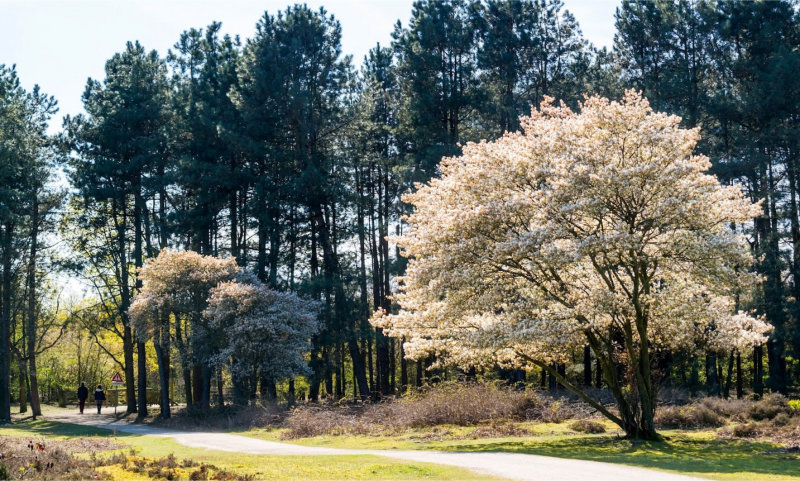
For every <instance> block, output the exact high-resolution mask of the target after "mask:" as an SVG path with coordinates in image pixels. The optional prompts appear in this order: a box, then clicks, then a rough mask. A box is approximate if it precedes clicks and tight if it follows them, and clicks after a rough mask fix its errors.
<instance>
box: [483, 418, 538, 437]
mask: <svg viewBox="0 0 800 481" xmlns="http://www.w3.org/2000/svg"><path fill="white" fill-rule="evenodd" d="M531 434H533V433H532V432H531V431H530V430H529V429H526V428H524V427H522V426H520V425H519V424H517V423H497V422H493V423H491V424H489V425H488V426H478V427H477V428H475V430H474V431H472V432H471V433H469V435H468V437H469V438H470V439H486V438H512V437H520V436H530V435H531Z"/></svg>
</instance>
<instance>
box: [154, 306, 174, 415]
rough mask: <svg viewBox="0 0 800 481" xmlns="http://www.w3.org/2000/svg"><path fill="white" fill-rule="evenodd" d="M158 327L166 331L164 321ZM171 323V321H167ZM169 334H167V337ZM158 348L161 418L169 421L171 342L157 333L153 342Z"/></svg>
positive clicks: (159, 329)
mask: <svg viewBox="0 0 800 481" xmlns="http://www.w3.org/2000/svg"><path fill="white" fill-rule="evenodd" d="M161 322H162V325H161V326H159V327H158V329H157V330H158V331H161V330H163V329H164V327H163V326H164V321H161ZM167 322H169V321H167ZM168 335H169V333H167V336H168ZM153 343H154V344H155V348H156V361H157V363H158V384H159V389H160V391H161V392H160V396H159V401H160V402H159V404H160V405H161V413H160V414H159V417H161V418H163V419H168V418H169V417H170V415H171V407H170V405H169V367H170V366H169V362H170V360H169V341H168V340H165V339H164V336H163V334H161V333H160V332H158V333H157V337H156V339H155V340H154V342H153Z"/></svg>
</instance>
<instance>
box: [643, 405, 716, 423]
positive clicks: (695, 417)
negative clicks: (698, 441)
mask: <svg viewBox="0 0 800 481" xmlns="http://www.w3.org/2000/svg"><path fill="white" fill-rule="evenodd" d="M655 423H656V425H658V426H661V427H665V428H680V429H699V428H718V427H721V426H724V425H725V418H723V417H722V416H720V415H719V414H717V412H715V411H714V410H712V409H711V408H709V407H708V406H706V405H704V404H701V403H699V404H692V405H687V406H663V407H661V408H659V410H658V411H656V417H655Z"/></svg>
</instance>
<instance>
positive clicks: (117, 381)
mask: <svg viewBox="0 0 800 481" xmlns="http://www.w3.org/2000/svg"><path fill="white" fill-rule="evenodd" d="M123 384H125V383H124V382H122V376H121V375H120V374H119V373H118V372H115V373H114V375H113V376H112V377H111V385H112V386H122V385H123Z"/></svg>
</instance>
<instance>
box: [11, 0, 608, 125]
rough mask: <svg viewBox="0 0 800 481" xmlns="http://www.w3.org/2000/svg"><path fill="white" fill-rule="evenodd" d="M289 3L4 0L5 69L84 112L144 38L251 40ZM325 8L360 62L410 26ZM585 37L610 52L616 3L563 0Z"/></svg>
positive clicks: (393, 9)
mask: <svg viewBox="0 0 800 481" xmlns="http://www.w3.org/2000/svg"><path fill="white" fill-rule="evenodd" d="M293 3H303V2H294V1H291V0H261V1H252V0H227V1H211V0H191V1H190V0H160V1H158V0H51V1H47V0H0V64H6V65H11V64H16V65H17V70H18V72H19V75H20V78H21V80H22V83H23V85H24V86H25V87H26V88H31V87H32V86H33V85H34V84H36V83H38V84H39V85H40V86H41V87H42V90H43V91H44V92H46V93H48V94H50V95H54V96H55V97H56V99H57V100H58V103H59V107H60V110H59V114H58V116H57V117H58V118H57V119H55V121H54V122H53V123H52V124H53V125H52V127H54V130H56V129H57V128H58V127H60V125H61V120H60V119H61V116H62V115H64V114H72V115H75V114H77V113H80V112H81V111H82V110H83V108H82V105H81V94H82V93H83V89H84V87H85V85H86V80H87V78H89V77H92V78H96V79H102V78H103V67H104V64H105V61H106V60H107V59H108V58H110V57H111V56H112V55H113V54H114V53H115V52H118V51H120V50H122V49H124V48H125V42H126V41H128V40H139V42H140V43H141V44H142V45H143V46H144V47H145V48H146V49H148V50H151V49H155V50H157V51H158V52H159V53H160V54H161V55H164V54H166V52H167V50H168V49H169V48H171V47H172V46H173V45H174V44H175V42H176V41H177V40H178V36H179V35H180V33H181V32H182V31H184V30H187V29H189V28H192V27H197V28H199V27H204V26H206V25H208V24H209V23H211V22H212V21H215V20H216V21H220V22H222V30H223V32H224V33H229V34H231V35H239V36H241V38H242V39H243V40H244V39H245V38H248V37H251V36H252V34H253V32H254V31H255V24H256V22H257V21H258V20H259V18H260V17H261V16H262V15H263V13H264V11H265V10H266V11H269V12H270V13H276V12H277V11H278V10H283V9H285V8H286V6H287V5H290V4H293ZM305 3H306V4H307V5H308V6H309V7H311V8H313V9H317V8H319V7H320V6H324V7H325V8H326V10H328V12H330V13H332V14H333V15H334V16H335V17H336V18H338V19H339V21H340V22H341V24H342V50H343V53H344V54H352V55H353V60H354V63H355V64H356V65H359V64H360V62H361V60H362V58H363V57H364V55H365V54H366V53H367V51H369V49H370V48H372V47H374V46H375V44H376V43H377V42H380V43H381V44H382V45H388V44H389V43H390V41H391V32H392V30H393V27H394V24H395V22H397V20H401V21H402V22H403V24H404V25H405V24H406V23H407V20H408V18H409V17H410V15H411V5H412V3H413V1H412V0H307V1H306V2H305ZM564 3H565V7H566V9H567V10H569V11H571V12H572V13H573V14H574V15H575V17H576V18H577V20H578V22H579V23H580V25H581V30H582V31H583V34H584V36H585V37H586V38H587V39H588V40H589V41H591V42H592V43H593V44H595V45H596V46H598V47H601V46H608V47H610V46H611V44H612V41H613V36H614V10H615V8H616V7H617V5H618V4H619V0H565V2H564Z"/></svg>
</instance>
